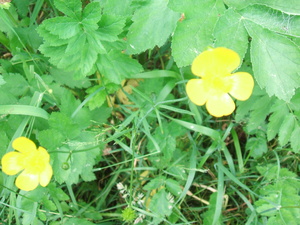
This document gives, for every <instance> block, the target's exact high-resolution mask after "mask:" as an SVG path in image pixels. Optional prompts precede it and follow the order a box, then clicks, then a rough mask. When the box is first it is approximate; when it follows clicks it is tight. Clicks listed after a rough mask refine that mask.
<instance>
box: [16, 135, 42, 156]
mask: <svg viewBox="0 0 300 225" xmlns="http://www.w3.org/2000/svg"><path fill="white" fill-rule="evenodd" d="M12 147H13V148H14V149H16V150H18V151H19V152H21V153H25V154H26V153H29V152H31V151H35V150H36V145H35V144H34V142H33V141H31V140H30V139H28V138H26V137H18V138H16V139H15V140H14V141H13V143H12Z"/></svg>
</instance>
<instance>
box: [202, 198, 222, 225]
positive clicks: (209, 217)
mask: <svg viewBox="0 0 300 225" xmlns="http://www.w3.org/2000/svg"><path fill="white" fill-rule="evenodd" d="M217 194H218V193H217V192H214V193H212V194H211V195H210V197H209V206H208V210H207V211H206V212H205V213H203V214H202V215H201V216H202V217H203V218H204V221H203V225H212V224H213V218H214V214H215V208H216V204H217V196H218V195H217ZM221 224H222V216H220V217H219V219H218V221H217V222H216V223H214V225H221Z"/></svg>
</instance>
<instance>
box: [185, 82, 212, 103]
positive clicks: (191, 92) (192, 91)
mask: <svg viewBox="0 0 300 225" xmlns="http://www.w3.org/2000/svg"><path fill="white" fill-rule="evenodd" d="M186 93H187V95H188V97H189V99H190V100H191V101H192V102H193V103H195V104H196V105H204V104H205V102H206V101H207V97H208V92H207V90H206V89H205V86H204V85H203V80H201V79H191V80H189V81H188V82H187V84H186Z"/></svg>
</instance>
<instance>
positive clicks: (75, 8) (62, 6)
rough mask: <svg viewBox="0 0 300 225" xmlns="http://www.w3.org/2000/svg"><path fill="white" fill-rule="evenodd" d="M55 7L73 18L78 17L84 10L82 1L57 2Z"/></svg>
mask: <svg viewBox="0 0 300 225" xmlns="http://www.w3.org/2000/svg"><path fill="white" fill-rule="evenodd" d="M54 5H55V7H56V8H57V9H58V10H59V11H61V12H62V13H64V14H65V15H67V16H69V17H73V18H76V17H78V16H79V15H80V13H81V10H82V3H81V1H80V0H69V1H65V0H55V1H54Z"/></svg>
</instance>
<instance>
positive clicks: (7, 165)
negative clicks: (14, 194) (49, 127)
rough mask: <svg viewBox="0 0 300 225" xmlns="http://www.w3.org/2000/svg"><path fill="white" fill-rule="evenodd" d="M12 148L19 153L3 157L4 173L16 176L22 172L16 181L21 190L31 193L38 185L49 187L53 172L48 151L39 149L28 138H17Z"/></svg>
mask: <svg viewBox="0 0 300 225" xmlns="http://www.w3.org/2000/svg"><path fill="white" fill-rule="evenodd" d="M12 147H13V148H14V149H16V150H17V151H19V152H15V151H13V152H8V153H6V154H5V155H4V156H3V158H2V160H1V163H2V171H3V172H4V173H6V174H7V175H15V174H17V173H19V172H20V171H22V172H21V173H20V175H19V176H18V177H17V179H16V186H17V187H18V188H20V189H21V190H24V191H31V190H33V189H35V188H36V187H37V186H38V184H40V185H42V186H43V187H45V186H47V185H48V184H49V182H50V180H51V177H52V174H53V170H52V167H51V165H50V163H49V162H50V156H49V154H48V152H47V151H46V149H44V148H43V147H39V148H38V149H37V148H36V145H35V144H34V142H33V141H31V140H29V139H28V138H26V137H19V138H16V139H15V140H14V141H13V143H12Z"/></svg>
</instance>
